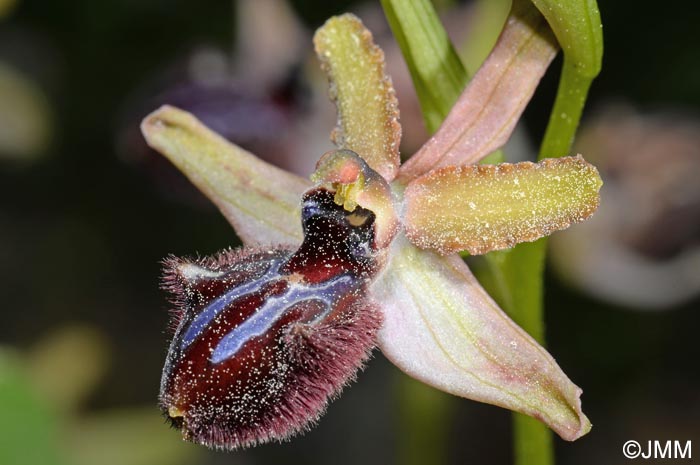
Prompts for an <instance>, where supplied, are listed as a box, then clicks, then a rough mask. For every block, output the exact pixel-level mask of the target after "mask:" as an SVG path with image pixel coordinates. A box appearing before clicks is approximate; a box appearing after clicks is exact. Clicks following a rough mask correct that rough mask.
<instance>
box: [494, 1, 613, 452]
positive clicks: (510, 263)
mask: <svg viewBox="0 0 700 465" xmlns="http://www.w3.org/2000/svg"><path fill="white" fill-rule="evenodd" d="M588 6H589V7H590V8H591V10H593V11H594V14H592V16H593V17H594V18H597V20H598V25H597V26H596V27H593V28H591V29H589V30H591V31H593V37H594V39H591V40H588V41H586V40H582V41H581V42H582V43H583V45H590V44H593V46H592V47H589V50H591V52H590V53H589V56H592V57H593V58H591V59H590V60H589V63H592V64H590V65H589V66H581V65H580V64H581V61H575V60H577V58H579V57H577V58H572V56H574V57H576V55H575V54H574V53H569V52H568V50H571V48H570V47H566V44H564V50H565V55H564V65H563V68H562V73H561V77H560V80H559V88H558V90H557V96H556V100H555V102H554V107H553V109H552V112H551V114H550V118H549V123H548V125H547V130H546V131H545V136H544V139H543V140H542V145H541V147H540V153H539V156H538V159H540V160H541V159H542V158H547V157H561V156H564V155H569V151H570V150H571V145H572V143H573V140H574V136H575V134H576V129H577V128H578V124H579V121H580V119H581V113H582V111H583V107H584V105H585V102H586V97H587V95H588V89H589V88H590V85H591V82H592V81H593V78H594V77H595V76H596V75H597V73H598V71H599V70H600V57H601V55H602V38H601V37H599V34H600V26H599V24H600V17H599V16H598V15H597V6H596V5H595V2H592V5H591V4H590V3H589V4H588ZM558 37H559V38H560V41H561V40H562V38H561V36H558ZM575 50H576V49H575ZM575 63H578V64H579V66H577V65H576V64H575ZM546 253H547V239H546V238H543V239H540V240H538V241H536V242H532V243H524V244H519V245H518V246H516V247H514V248H512V249H510V250H506V251H500V252H492V253H490V254H488V255H487V256H486V261H487V263H488V265H489V267H488V273H490V274H491V276H490V277H489V278H488V279H487V281H489V282H490V283H491V286H489V287H490V289H488V290H489V291H491V292H492V295H493V296H494V298H496V300H497V301H498V302H499V303H500V304H501V306H502V307H503V309H504V310H505V311H506V312H508V314H509V315H510V317H511V318H513V320H514V321H515V322H516V323H518V325H520V327H522V328H523V329H524V330H525V331H527V332H528V333H529V334H530V335H531V336H532V337H534V338H535V339H536V340H537V341H538V342H539V343H540V344H541V345H543V346H544V345H545V325H544V305H543V290H544V282H543V272H544V263H545V256H546ZM513 453H514V457H515V464H516V465H526V464H532V463H537V464H543V465H549V464H553V463H554V451H553V446H552V433H551V431H550V430H549V429H548V428H547V427H546V426H545V425H544V424H542V423H540V422H539V421H537V420H535V419H533V418H530V417H527V416H524V415H521V414H519V413H514V414H513Z"/></svg>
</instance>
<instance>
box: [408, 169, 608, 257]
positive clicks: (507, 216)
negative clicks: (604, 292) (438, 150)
mask: <svg viewBox="0 0 700 465" xmlns="http://www.w3.org/2000/svg"><path fill="white" fill-rule="evenodd" d="M601 185H602V181H601V179H600V176H599V175H598V171H597V170H596V169H595V167H594V166H592V165H590V164H589V163H587V162H586V161H585V160H584V159H583V158H582V157H581V156H576V157H564V158H549V159H545V160H543V161H541V162H539V163H531V162H522V163H516V164H510V163H503V164H500V165H467V166H455V167H448V168H442V169H439V170H435V171H433V172H431V173H428V174H427V175H425V176H421V177H420V178H418V179H416V180H414V181H413V182H412V183H411V184H409V185H408V188H407V189H406V192H405V200H406V211H405V217H404V226H405V228H406V234H407V236H408V237H409V239H410V240H411V241H412V242H413V243H414V244H415V245H417V246H418V247H421V248H425V249H432V250H435V251H438V252H439V253H441V254H450V253H454V252H457V251H460V250H467V251H468V252H469V253H471V254H474V255H478V254H484V253H487V252H490V251H492V250H500V249H507V248H510V247H512V246H514V245H515V244H517V243H519V242H525V241H534V240H536V239H539V238H540V237H543V236H547V235H549V234H551V233H552V232H554V231H559V230H561V229H565V228H567V227H569V226H570V225H571V224H573V223H578V222H581V221H583V220H585V219H586V218H588V217H589V216H590V215H592V214H593V212H594V211H595V210H596V208H597V207H598V203H599V200H600V197H599V193H598V192H599V190H600V187H601Z"/></svg>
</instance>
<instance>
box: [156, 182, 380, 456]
mask: <svg viewBox="0 0 700 465" xmlns="http://www.w3.org/2000/svg"><path fill="white" fill-rule="evenodd" d="M374 220H375V217H374V214H373V213H372V212H371V211H369V210H365V209H363V208H360V207H358V208H357V209H355V211H354V212H352V213H350V212H347V211H345V210H344V209H343V208H342V207H341V206H338V205H336V204H335V203H334V201H333V193H331V192H328V191H326V190H324V189H316V190H313V191H311V192H309V193H307V194H305V195H304V198H303V204H302V222H303V226H304V241H303V243H302V245H301V246H300V247H299V249H298V250H297V251H296V252H292V251H289V250H284V249H276V250H270V251H261V250H253V249H242V250H239V251H225V252H222V253H220V254H219V255H217V256H216V257H213V258H205V259H199V260H195V261H187V260H181V259H176V258H173V259H169V260H167V262H166V270H165V279H164V283H165V287H166V288H167V289H168V290H169V291H170V292H172V294H173V296H174V299H173V300H174V302H175V304H176V312H175V315H174V317H175V318H174V319H175V321H174V323H175V324H174V326H175V335H174V337H173V340H172V343H171V345H170V350H169V352H168V356H167V360H166V363H165V368H164V369H163V378H162V380H161V391H160V405H161V408H162V409H163V411H164V413H165V414H166V415H167V416H168V418H169V419H170V421H171V422H172V424H173V425H174V426H176V427H177V428H179V429H181V430H182V433H183V436H184V437H185V439H188V440H191V441H194V442H198V443H201V444H205V445H207V446H210V447H217V448H224V449H235V448H239V447H245V446H249V445H254V444H257V443H260V442H266V441H269V440H274V439H276V440H281V439H284V438H286V437H288V436H290V435H291V434H294V433H295V432H298V431H300V430H303V429H304V428H305V427H307V426H308V425H309V424H310V423H311V422H313V421H314V420H316V419H317V418H318V416H319V415H320V414H321V413H322V411H323V409H324V408H325V406H326V404H327V403H328V400H329V398H331V397H333V396H334V395H335V394H337V393H338V392H339V391H340V390H341V389H342V387H343V386H344V385H345V384H346V383H347V382H348V381H349V380H350V379H351V378H353V376H354V375H355V373H356V372H357V370H358V368H359V367H360V366H361V365H362V363H363V362H364V361H365V360H366V359H367V357H368V356H369V353H370V351H371V350H372V348H373V347H374V345H375V336H376V332H377V330H378V329H379V326H380V324H381V314H380V313H379V311H378V310H377V309H376V308H375V306H374V305H373V304H372V303H371V302H370V301H369V300H368V299H367V297H366V294H367V286H368V285H369V283H370V280H371V278H372V277H373V276H374V274H375V273H376V271H377V269H378V267H379V266H378V264H377V261H376V258H375V255H376V250H375V249H374Z"/></svg>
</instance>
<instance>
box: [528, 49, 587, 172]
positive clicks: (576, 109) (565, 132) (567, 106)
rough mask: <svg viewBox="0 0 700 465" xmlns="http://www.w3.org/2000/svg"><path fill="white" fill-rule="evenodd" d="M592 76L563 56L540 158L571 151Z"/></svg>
mask: <svg viewBox="0 0 700 465" xmlns="http://www.w3.org/2000/svg"><path fill="white" fill-rule="evenodd" d="M591 82H593V78H591V77H587V76H585V75H583V74H581V73H579V72H578V69H577V68H576V66H575V65H573V64H572V63H571V59H570V58H568V57H566V56H565V57H564V65H563V67H562V71H561V77H560V79H559V89H558V90H557V96H556V100H555V101H554V107H553V108H552V113H551V114H550V116H549V123H548V125H547V130H546V131H545V135H544V139H543V140H542V145H541V146H540V153H539V157H538V158H539V159H540V160H541V159H543V158H554V157H562V156H565V155H573V154H570V153H569V151H570V150H571V145H572V143H573V141H574V136H575V135H576V129H577V128H578V123H579V121H580V119H581V112H582V111H583V107H584V105H585V103H586V97H587V96H588V89H589V87H590V86H591Z"/></svg>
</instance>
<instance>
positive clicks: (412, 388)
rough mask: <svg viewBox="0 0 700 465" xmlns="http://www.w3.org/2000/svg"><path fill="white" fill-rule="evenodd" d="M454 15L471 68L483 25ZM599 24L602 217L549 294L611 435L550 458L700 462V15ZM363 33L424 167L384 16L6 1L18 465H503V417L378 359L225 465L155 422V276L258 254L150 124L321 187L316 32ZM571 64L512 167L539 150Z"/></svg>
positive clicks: (470, 11)
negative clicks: (195, 262) (319, 412)
mask: <svg viewBox="0 0 700 465" xmlns="http://www.w3.org/2000/svg"><path fill="white" fill-rule="evenodd" d="M439 3H440V7H441V8H442V9H443V11H449V12H450V13H449V17H450V21H449V22H448V26H449V28H450V32H451V33H452V34H453V35H454V37H456V39H455V40H456V44H457V46H458V47H460V48H462V47H461V44H460V42H459V41H464V40H465V37H468V34H469V28H470V27H474V26H473V24H474V22H475V19H474V18H475V17H476V18H478V11H480V10H479V9H478V7H479V5H472V4H469V3H464V4H463V3H460V2H444V1H443V2H439ZM482 4H483V2H482ZM482 6H483V5H482ZM599 6H600V9H601V14H602V18H603V24H604V33H605V56H604V66H603V72H602V74H601V75H600V77H599V78H598V79H597V80H596V81H595V82H594V85H593V87H592V89H591V93H590V98H589V105H588V107H587V110H586V112H585V117H584V123H583V126H582V129H581V133H580V137H579V138H578V141H577V150H579V151H581V152H582V153H584V155H585V156H586V157H587V158H588V159H589V160H591V161H593V162H594V163H595V164H597V165H598V166H599V167H600V169H601V172H602V173H603V176H604V179H605V182H606V187H605V190H604V191H603V206H604V208H606V209H607V210H605V211H603V210H601V213H600V215H599V216H600V219H599V220H598V219H597V221H598V222H597V223H595V224H593V222H591V223H592V226H590V227H586V228H587V229H586V228H574V229H573V230H572V231H571V232H567V233H564V234H560V235H557V236H556V237H555V238H554V239H553V240H552V245H553V247H552V249H553V250H552V261H551V262H552V265H553V266H551V267H550V268H549V270H548V273H547V282H546V285H547V287H546V308H547V336H548V341H549V349H550V352H551V353H552V354H553V355H554V356H555V357H556V358H557V360H558V362H559V363H560V365H561V366H562V367H563V368H564V370H565V372H566V373H567V374H568V375H569V376H570V377H571V378H572V379H573V380H574V381H575V382H576V383H577V384H578V385H579V386H581V387H583V389H584V392H585V394H584V397H583V403H584V409H585V411H586V413H587V414H588V416H589V418H590V419H591V421H592V422H593V424H594V428H593V430H592V432H591V433H590V434H589V435H588V436H586V437H584V438H582V439H581V440H579V441H577V442H575V443H572V444H569V443H564V442H563V441H561V440H559V439H557V440H556V441H557V442H556V446H557V456H558V463H560V464H572V465H575V464H589V463H600V464H617V463H623V462H625V459H624V457H623V456H622V454H621V447H622V444H623V443H624V442H625V441H626V440H628V439H636V440H639V441H640V442H644V441H646V440H649V439H652V440H653V439H659V440H667V439H671V440H682V441H683V442H685V441H686V440H694V445H695V447H696V449H697V448H698V447H700V373H699V371H698V368H697V367H698V362H697V360H698V358H700V344H698V339H699V337H698V328H700V306H699V303H700V300H699V297H698V296H699V295H700V240H699V239H700V187H699V186H700V182H699V181H698V180H699V179H700V112H699V110H700V56H699V55H698V44H700V28H698V26H697V23H698V19H699V18H700V16H699V15H698V9H699V7H698V6H697V4H696V2H691V1H689V0H682V1H679V2H674V3H673V4H667V5H663V7H660V6H659V3H658V2H652V1H649V0H638V1H630V0H627V1H602V2H601V3H600V5H599ZM347 10H350V11H354V12H357V13H358V14H360V15H361V17H362V18H363V19H364V20H365V22H366V23H367V24H368V26H369V27H370V29H372V30H373V31H374V32H375V35H376V36H377V40H378V41H379V42H380V43H381V44H382V46H383V47H384V48H385V50H386V52H387V55H388V59H389V60H388V61H389V63H390V72H391V73H392V75H393V76H394V81H395V83H396V86H397V91H398V93H399V101H400V105H401V107H400V108H401V111H402V119H403V121H404V122H405V123H404V124H405V126H404V131H405V133H406V137H405V147H404V148H403V153H405V154H410V153H412V151H413V150H415V148H416V147H417V146H419V145H420V143H421V141H422V140H423V139H424V138H425V137H426V136H425V134H424V131H423V130H422V128H421V125H420V116H419V114H418V113H417V110H416V108H417V107H416V103H415V97H413V96H412V89H411V88H410V81H409V80H408V78H407V77H406V71H405V68H403V67H402V64H401V59H400V56H399V55H398V52H397V50H396V46H395V44H393V43H392V39H391V37H390V35H389V34H388V32H387V30H386V25H385V24H383V20H382V16H381V11H380V9H379V7H378V2H376V4H374V3H372V2H369V3H367V2H364V3H358V2H353V1H349V0H343V1H321V0H306V1H304V0H290V1H289V2H288V3H287V2H282V1H281V0H279V1H276V0H271V1H267V0H265V1H258V2H255V1H247V0H246V1H243V0H242V1H240V2H235V1H234V2H225V1H224V2H222V1H209V0H199V1H197V2H192V1H184V0H173V1H163V0H161V1H136V0H103V1H100V2H95V1H87V0H67V1H61V2H41V1H37V0H15V1H12V0H0V311H1V312H2V324H0V408H1V409H2V410H0V464H2V465H5V463H6V462H7V464H8V465H10V464H12V465H14V464H37V465H38V464H47V465H50V464H65V465H74V464H75V465H82V464H90V463H101V464H107V465H109V464H123V465H136V464H144V465H146V464H153V465H158V464H164V465H165V464H223V463H227V464H258V463H260V464H262V463H308V464H325V463H334V464H355V463H362V464H363V465H373V464H392V463H397V464H404V463H425V464H433V463H434V464H436V465H439V464H458V463H482V464H505V463H510V454H511V449H510V414H509V412H507V411H505V410H502V409H499V408H496V407H491V406H487V405H483V404H477V403H474V402H471V401H467V400H459V399H455V398H450V397H449V396H446V395H443V394H438V393H435V392H433V391H432V390H430V389H429V388H423V387H422V386H420V385H417V384H415V383H414V382H413V381H410V380H408V379H406V378H405V377H404V376H403V375H402V374H401V373H400V372H399V371H398V370H397V369H396V368H394V367H393V365H391V364H390V363H388V362H387V361H386V360H385V359H384V358H383V357H382V355H381V354H380V353H377V354H376V356H375V358H374V360H372V361H371V363H370V364H369V366H368V367H367V369H366V370H365V372H363V373H362V374H361V375H360V377H359V378H360V379H359V382H357V383H356V384H354V385H353V386H351V387H350V388H348V389H347V390H346V392H345V393H344V394H343V396H342V397H341V398H340V399H338V400H337V401H335V402H334V403H333V404H331V406H330V408H329V411H328V413H327V414H326V415H325V416H324V417H323V418H322V420H321V421H320V423H319V424H318V426H317V427H315V428H314V429H313V430H312V431H310V432H309V433H307V434H305V435H304V436H302V437H298V438H295V439H293V440H292V441H291V442H289V443H286V444H282V445H279V444H272V445H266V446H261V447H258V448H256V449H253V450H249V451H243V452H236V453H222V452H212V451H208V450H206V449H204V448H202V447H198V446H194V445H191V444H185V443H182V442H181V441H180V439H179V434H178V433H177V432H176V431H171V430H169V429H168V427H167V426H166V425H165V424H164V422H163V420H162V418H161V416H160V412H159V411H158V409H157V407H156V396H157V391H158V383H159V378H160V370H161V367H162V363H163V360H164V356H165V349H166V344H167V338H168V336H167V334H166V331H165V330H166V327H167V320H168V313H167V303H166V300H165V296H164V295H163V293H162V292H161V291H160V290H159V288H158V282H159V275H160V261H161V259H162V258H163V257H165V256H167V255H168V254H176V255H193V254H195V253H200V254H210V253H213V252H215V251H217V250H219V249H222V248H224V247H227V246H230V245H234V246H235V245H238V244H239V242H238V240H237V238H236V237H235V234H234V233H233V231H232V229H231V227H230V226H229V225H228V224H227V223H226V221H225V220H224V219H223V217H222V216H221V215H220V214H219V213H218V212H217V211H216V209H215V208H214V207H213V206H211V205H210V204H208V202H207V201H206V200H205V199H204V198H203V197H202V196H201V195H200V194H198V193H197V192H196V190H195V189H194V188H193V187H191V186H189V184H188V183H187V182H186V181H185V180H184V178H183V177H182V176H181V175H180V174H179V173H177V172H176V171H175V170H174V169H173V168H171V167H170V166H169V165H168V164H167V162H165V161H164V160H163V159H161V157H159V156H158V155H157V154H155V153H154V152H151V151H150V150H148V148H147V147H146V146H145V144H144V143H143V141H142V139H141V137H140V133H139V132H138V124H139V121H140V120H141V118H143V117H144V116H145V115H146V114H147V113H148V112H150V111H152V110H154V109H155V108H156V107H157V106H158V105H160V104H162V103H171V104H175V105H178V106H181V107H183V108H185V109H188V110H190V111H192V112H194V113H195V114H197V115H198V116H199V117H200V118H201V119H203V120H204V121H205V122H206V123H207V124H208V125H210V126H211V127H213V128H214V129H216V130H217V131H219V132H221V133H222V134H224V135H225V136H226V137H228V138H230V139H231V140H234V141H236V142H237V143H239V144H240V145H243V146H244V147H246V148H248V149H250V150H252V151H254V152H255V153H258V154H260V155H261V156H263V157H266V158H267V159H269V160H272V161H275V162H277V163H278V164H281V165H283V166H285V167H287V168H290V169H294V170H295V171H297V172H299V173H301V174H308V173H309V171H310V169H311V166H313V162H314V161H315V159H316V157H318V156H319V155H320V154H321V153H322V152H323V151H324V150H325V149H326V148H327V147H330V143H329V142H328V133H329V130H330V128H331V127H332V125H333V122H334V118H335V116H334V114H333V109H332V107H331V106H330V104H329V103H327V102H326V101H325V82H324V79H323V77H322V76H321V75H320V74H319V72H318V70H317V68H318V66H317V64H316V63H315V61H314V59H313V56H312V46H311V41H310V37H311V31H313V30H314V29H315V28H316V27H318V26H320V25H321V24H322V22H323V21H324V20H325V19H326V18H327V17H329V16H331V15H333V14H337V13H341V12H344V11H347ZM503 11H505V10H503ZM475 12H477V13H475ZM461 18H463V22H460V21H462V19H461ZM470 25H471V26H470ZM464 48H465V49H468V48H469V44H468V43H467V44H465V45H464ZM465 53H466V52H465ZM560 64H561V63H560V61H556V62H555V63H554V65H553V66H552V68H551V70H550V72H549V73H548V74H547V76H546V77H545V79H544V81H543V83H542V85H541V87H540V89H539V90H538V92H537V94H536V96H535V98H534V100H533V102H532V103H531V105H530V107H529V108H528V110H527V111H526V114H525V117H524V125H523V128H522V129H521V132H520V137H519V138H520V139H521V141H520V142H517V144H518V146H517V147H514V148H513V149H512V152H513V153H516V152H517V153H525V154H527V153H532V152H533V147H536V146H537V141H539V140H540V139H541V136H542V134H543V131H544V127H545V124H546V121H547V117H548V113H549V110H550V108H551V103H552V101H553V97H554V92H555V90H556V83H557V78H558V69H559V67H560ZM528 141H529V142H528ZM526 156H527V155H526ZM608 199H610V200H609V201H608ZM606 205H608V206H606ZM416 445H420V447H418V448H417V447H416ZM3 451H4V452H3ZM18 451H21V453H18ZM695 452H696V455H697V452H700V450H696V451H695ZM685 462H686V463H690V462H691V461H690V460H686V461H685Z"/></svg>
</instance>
